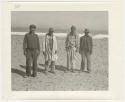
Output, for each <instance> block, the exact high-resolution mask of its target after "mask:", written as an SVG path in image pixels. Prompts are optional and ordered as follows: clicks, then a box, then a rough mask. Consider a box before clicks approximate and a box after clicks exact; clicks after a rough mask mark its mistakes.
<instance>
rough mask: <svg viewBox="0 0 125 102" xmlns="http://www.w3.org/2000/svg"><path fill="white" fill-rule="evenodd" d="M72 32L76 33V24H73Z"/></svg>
mask: <svg viewBox="0 0 125 102" xmlns="http://www.w3.org/2000/svg"><path fill="white" fill-rule="evenodd" d="M71 33H72V34H75V33H76V27H75V26H74V25H72V26H71Z"/></svg>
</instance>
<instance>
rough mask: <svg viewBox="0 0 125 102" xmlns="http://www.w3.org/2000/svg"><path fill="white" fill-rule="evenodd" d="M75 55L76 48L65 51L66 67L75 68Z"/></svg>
mask: <svg viewBox="0 0 125 102" xmlns="http://www.w3.org/2000/svg"><path fill="white" fill-rule="evenodd" d="M75 56H76V48H71V49H69V50H68V51H67V68H68V69H70V68H71V69H74V68H75Z"/></svg>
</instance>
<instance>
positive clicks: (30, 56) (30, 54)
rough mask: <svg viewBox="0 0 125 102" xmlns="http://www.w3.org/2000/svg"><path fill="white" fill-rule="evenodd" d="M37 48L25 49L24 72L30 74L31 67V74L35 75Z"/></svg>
mask: <svg viewBox="0 0 125 102" xmlns="http://www.w3.org/2000/svg"><path fill="white" fill-rule="evenodd" d="M37 57H38V55H37V50H36V49H27V53H26V74H27V75H28V76H29V75H31V69H32V70H33V76H36V75H37Z"/></svg>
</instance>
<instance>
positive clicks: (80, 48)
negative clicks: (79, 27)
mask: <svg viewBox="0 0 125 102" xmlns="http://www.w3.org/2000/svg"><path fill="white" fill-rule="evenodd" d="M81 44H82V37H80V46H79V53H80V52H81V47H82V45H81Z"/></svg>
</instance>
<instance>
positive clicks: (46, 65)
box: [45, 60, 55, 72]
mask: <svg viewBox="0 0 125 102" xmlns="http://www.w3.org/2000/svg"><path fill="white" fill-rule="evenodd" d="M50 67H51V71H52V72H54V71H55V61H51V60H47V61H45V70H46V71H48V70H49V68H50Z"/></svg>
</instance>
